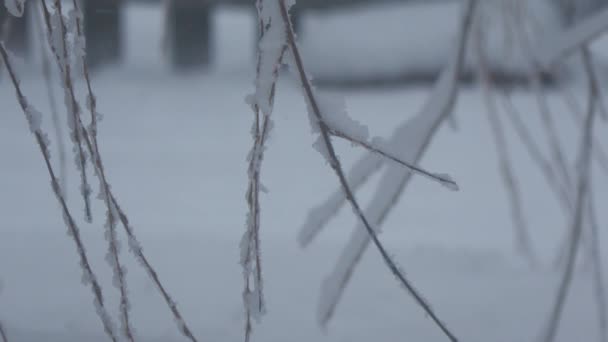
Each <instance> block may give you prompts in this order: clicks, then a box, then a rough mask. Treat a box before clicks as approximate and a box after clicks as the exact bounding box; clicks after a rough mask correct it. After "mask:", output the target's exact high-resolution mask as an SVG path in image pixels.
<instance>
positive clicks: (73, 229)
mask: <svg viewBox="0 0 608 342" xmlns="http://www.w3.org/2000/svg"><path fill="white" fill-rule="evenodd" d="M0 55H1V56H2V59H3V60H4V65H5V67H6V69H7V71H8V73H9V75H10V79H11V82H12V84H13V87H14V89H15V92H16V96H17V99H18V102H19V105H20V107H21V110H22V111H23V114H24V115H25V116H26V119H28V121H29V120H31V118H30V117H31V112H32V108H31V107H30V106H29V104H28V102H27V99H26V98H25V96H24V95H23V92H22V91H21V87H20V86H19V81H18V80H17V76H16V74H15V72H14V71H13V68H12V66H11V62H10V59H9V57H8V53H7V51H6V50H5V48H4V44H2V43H0ZM31 129H32V130H33V132H32V133H33V134H34V137H35V139H36V143H37V145H38V147H39V149H40V152H41V154H42V157H43V159H44V162H45V165H46V169H47V171H48V173H49V176H50V178H51V187H52V189H53V192H54V193H55V197H56V198H57V201H58V202H59V205H60V206H61V210H62V213H63V217H64V219H65V223H66V226H67V228H68V232H69V235H70V236H71V237H72V239H73V240H74V243H75V245H76V250H77V252H78V256H79V258H80V265H81V267H82V269H83V271H84V279H86V281H87V282H88V283H89V284H90V285H91V291H92V292H93V295H94V298H95V306H96V309H97V313H98V315H99V316H100V318H101V321H102V323H103V326H104V331H105V332H106V334H107V335H108V337H109V338H110V339H111V340H112V341H114V342H116V341H118V339H117V337H116V335H115V333H114V328H113V324H112V321H111V319H110V316H109V315H108V312H107V310H106V308H105V304H104V298H103V294H102V289H101V286H100V285H99V282H98V281H97V276H96V275H95V273H94V272H93V269H92V267H91V264H90V263H89V259H88V257H87V253H86V250H85V248H84V244H83V243H82V239H81V238H80V229H79V228H78V226H77V225H76V222H75V221H74V219H73V216H72V214H71V212H70V210H69V209H68V206H67V203H66V200H65V198H64V197H63V192H62V191H61V187H60V185H59V181H58V179H57V177H56V176H55V171H54V170H53V166H52V165H51V158H50V154H49V150H48V143H47V138H46V134H45V133H44V132H42V130H41V129H40V127H35V126H33V125H32V126H31Z"/></svg>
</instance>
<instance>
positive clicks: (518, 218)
mask: <svg viewBox="0 0 608 342" xmlns="http://www.w3.org/2000/svg"><path fill="white" fill-rule="evenodd" d="M474 41H475V52H476V56H477V58H478V60H477V62H478V66H479V73H480V76H481V77H480V79H481V85H482V87H481V88H482V92H483V96H482V97H483V99H484V102H485V105H486V108H487V111H486V117H487V118H488V122H489V124H490V129H491V130H492V137H493V138H494V145H495V146H496V152H497V154H498V159H499V169H500V173H501V175H502V179H503V182H504V186H505V189H506V190H507V194H508V196H509V201H510V207H511V217H512V220H513V224H514V228H515V236H516V245H517V247H518V249H519V250H520V251H521V252H522V253H523V255H524V257H525V258H526V259H527V261H528V263H529V264H530V266H532V267H536V266H538V264H539V260H538V256H537V255H536V252H535V251H534V247H533V245H532V240H531V238H530V232H529V227H528V224H527V221H526V218H525V214H524V210H523V205H522V196H521V189H520V187H519V183H518V182H517V179H516V177H515V172H514V170H513V167H512V161H511V157H510V153H509V149H508V147H507V139H506V137H505V132H504V127H503V124H502V121H501V120H500V117H499V111H498V108H497V104H496V98H495V95H494V93H493V91H492V88H493V87H492V80H491V79H490V73H489V71H488V65H487V58H486V55H485V50H484V49H485V48H486V47H485V41H484V36H483V32H482V26H481V21H480V20H477V25H476V29H475V40H474Z"/></svg>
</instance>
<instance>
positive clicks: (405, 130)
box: [299, 0, 478, 325]
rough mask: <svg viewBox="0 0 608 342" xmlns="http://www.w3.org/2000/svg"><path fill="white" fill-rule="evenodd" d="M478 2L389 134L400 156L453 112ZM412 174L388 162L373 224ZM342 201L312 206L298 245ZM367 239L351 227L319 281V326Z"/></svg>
mask: <svg viewBox="0 0 608 342" xmlns="http://www.w3.org/2000/svg"><path fill="white" fill-rule="evenodd" d="M477 4H478V1H476V0H469V1H467V2H466V3H465V5H464V12H463V16H462V22H461V26H460V33H459V36H458V39H457V45H456V47H455V50H454V55H453V59H451V60H450V64H449V65H448V66H447V67H446V68H445V69H444V70H443V72H442V73H441V75H440V77H439V79H438V81H437V82H436V84H435V86H434V89H433V91H432V92H431V94H430V95H429V97H428V100H427V102H426V103H425V105H424V106H423V108H422V109H421V110H420V113H419V114H418V115H417V116H416V117H414V118H412V119H410V120H407V121H406V122H405V123H403V124H402V125H400V126H399V127H397V129H396V130H395V132H394V133H393V136H392V137H391V138H390V139H389V142H388V145H394V146H399V152H398V155H399V156H400V157H401V159H402V160H403V159H404V160H413V161H415V162H418V161H419V160H420V159H421V158H422V156H423V154H424V152H426V149H427V147H428V145H429V144H430V141H431V140H432V138H433V137H434V135H435V133H436V132H437V131H438V128H439V127H440V126H441V124H442V123H443V122H444V119H445V118H446V117H447V116H449V114H450V113H451V112H452V108H453V106H454V103H455V101H456V97H457V92H458V79H459V77H460V73H461V71H462V68H463V64H464V55H465V47H466V43H467V40H468V36H469V31H470V27H471V23H472V18H473V14H474V12H475V8H476V6H477ZM415 137H417V138H415ZM416 139H418V140H416ZM383 162H384V160H382V159H380V158H379V156H378V155H376V154H373V153H368V154H366V155H365V156H364V157H363V158H361V159H360V160H358V161H357V162H356V163H355V165H354V166H353V168H352V169H351V172H350V175H349V179H348V181H349V184H352V185H351V189H356V188H355V187H359V186H360V185H362V184H363V183H365V182H366V181H367V180H368V179H369V177H370V176H371V175H372V174H373V173H374V172H375V171H377V170H378V169H379V168H380V166H381V165H382V164H383ZM411 176H412V172H410V171H409V170H407V169H406V170H404V169H403V167H402V166H401V165H395V164H393V163H391V164H388V168H387V170H386V172H385V174H384V175H383V177H382V179H381V181H380V184H379V185H378V187H377V189H376V192H375V194H374V195H373V197H372V200H371V201H370V203H371V204H370V206H369V207H368V208H367V210H366V212H365V213H366V215H367V217H369V218H370V221H371V222H373V224H374V226H375V227H380V226H381V225H382V223H383V222H384V220H385V218H386V217H387V216H388V214H389V213H390V211H391V209H392V208H393V207H394V206H395V204H396V203H397V202H398V200H399V198H400V196H401V194H402V193H403V191H404V189H405V187H406V186H407V184H409V181H410V180H411ZM351 181H352V183H351ZM345 202H346V197H345V196H344V194H343V192H342V191H341V190H337V191H336V192H334V193H333V194H332V195H331V196H330V197H329V199H328V200H326V201H325V202H324V203H323V204H322V205H320V206H318V207H316V208H314V209H313V210H311V211H310V213H309V216H308V218H307V221H306V223H305V224H304V225H303V226H302V228H301V230H300V235H299V241H300V244H301V245H304V246H306V245H307V244H308V243H310V241H311V240H312V239H313V238H314V237H315V236H316V235H317V233H318V232H319V231H321V229H323V228H324V227H325V226H326V224H327V223H328V222H329V220H330V219H331V218H332V217H333V216H334V215H335V213H336V212H337V210H338V209H339V208H340V207H341V206H342V205H343V204H344V203H345ZM369 243H370V237H369V235H368V233H367V232H366V229H365V227H364V226H363V225H362V224H359V225H358V226H357V227H356V229H355V230H354V231H353V233H352V235H351V237H350V240H349V241H348V243H347V247H346V248H344V250H343V251H342V253H341V255H340V257H339V259H338V261H337V263H336V266H335V267H334V270H333V271H332V272H331V274H330V275H329V276H327V277H326V280H325V281H324V283H323V285H322V292H321V297H320V300H319V305H320V306H319V319H320V323H321V324H322V325H326V324H327V323H328V322H329V320H330V319H331V318H332V317H333V313H334V311H335V309H336V307H337V305H338V303H339V301H340V298H341V297H342V294H343V293H344V290H345V288H346V285H347V284H348V282H349V280H350V279H351V276H352V274H353V272H354V270H355V267H356V265H357V264H358V262H359V260H361V257H362V256H363V253H364V251H365V250H366V249H367V247H368V245H369Z"/></svg>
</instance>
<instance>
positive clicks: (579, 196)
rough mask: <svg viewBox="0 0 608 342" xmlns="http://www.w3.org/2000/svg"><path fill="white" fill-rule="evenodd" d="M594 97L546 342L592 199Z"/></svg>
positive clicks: (559, 310) (566, 288)
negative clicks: (563, 261)
mask: <svg viewBox="0 0 608 342" xmlns="http://www.w3.org/2000/svg"><path fill="white" fill-rule="evenodd" d="M583 53H584V54H588V53H589V50H588V48H587V47H584V48H583ZM595 113H596V110H595V98H594V96H593V95H590V99H589V104H588V109H587V115H586V118H585V125H584V128H583V135H582V141H581V145H580V151H579V160H578V165H579V170H578V171H579V172H578V179H577V182H576V202H575V210H574V213H573V216H572V222H571V226H570V234H571V236H570V239H569V241H570V246H569V249H568V256H567V264H566V268H565V271H564V274H563V277H562V281H561V283H560V286H559V289H558V292H557V295H556V299H555V303H554V306H553V310H552V311H551V316H550V318H549V322H548V325H547V331H546V334H545V338H544V340H545V342H552V341H554V340H555V336H556V334H557V328H558V326H559V321H560V319H561V315H562V312H563V309H564V304H565V301H566V296H567V295H568V292H569V289H570V284H571V283H572V277H573V274H574V269H575V266H576V256H577V254H578V249H579V246H580V240H581V235H582V230H583V217H584V210H585V205H586V202H587V201H589V200H590V199H589V196H588V194H589V172H590V169H591V168H590V164H591V163H590V160H591V149H592V145H593V139H592V134H593V122H594V119H595Z"/></svg>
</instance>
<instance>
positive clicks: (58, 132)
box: [34, 0, 68, 196]
mask: <svg viewBox="0 0 608 342" xmlns="http://www.w3.org/2000/svg"><path fill="white" fill-rule="evenodd" d="M41 2H44V0H41ZM41 11H42V9H40V11H36V13H37V18H36V19H38V20H34V23H35V25H36V29H37V30H38V36H39V38H40V47H41V48H42V51H41V53H40V57H41V60H42V75H43V76H44V83H45V86H46V91H47V98H48V101H49V107H50V111H51V120H52V122H53V129H54V130H55V140H56V141H57V146H58V148H57V149H58V152H59V175H60V176H59V180H60V185H61V189H62V190H63V194H64V196H67V192H68V191H67V185H68V183H67V162H66V152H65V151H66V149H65V143H64V141H63V128H62V125H61V120H60V119H59V112H58V110H57V101H56V100H55V92H54V91H53V83H52V77H53V76H52V74H51V65H50V61H49V58H48V55H47V49H45V45H46V43H45V42H46V41H47V40H46V39H45V34H44V30H43V27H42V23H41V21H43V20H44V18H43V17H42V14H41Z"/></svg>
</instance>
